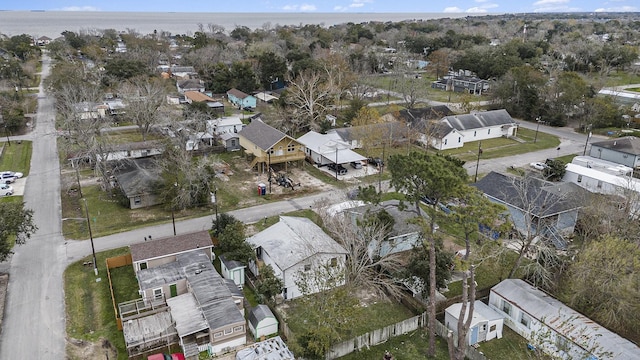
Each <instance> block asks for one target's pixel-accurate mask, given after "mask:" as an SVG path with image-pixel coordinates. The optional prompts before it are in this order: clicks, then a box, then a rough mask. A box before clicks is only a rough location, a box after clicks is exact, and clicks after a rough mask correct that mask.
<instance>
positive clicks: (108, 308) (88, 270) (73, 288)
mask: <svg viewBox="0 0 640 360" xmlns="http://www.w3.org/2000/svg"><path fill="white" fill-rule="evenodd" d="M128 252H129V248H128V247H123V248H119V249H114V250H110V251H105V252H101V253H97V254H96V258H97V265H98V277H99V278H100V279H101V280H100V281H99V282H96V276H95V275H94V272H93V266H86V265H83V262H86V261H91V260H92V258H91V256H87V257H86V258H84V259H81V260H79V261H77V262H75V263H73V264H71V265H69V267H67V269H66V270H65V272H64V294H65V307H66V314H67V318H66V326H67V336H68V337H69V338H74V339H81V340H85V341H92V342H94V341H100V339H107V340H109V342H111V344H113V346H114V347H116V348H117V350H118V359H121V360H125V359H128V356H127V353H126V349H125V344H124V337H123V336H122V332H121V331H119V330H118V327H117V325H116V318H115V313H114V310H113V306H112V303H111V294H110V292H109V281H108V279H107V272H106V264H105V260H106V259H107V258H109V257H113V256H118V255H124V254H126V253H128ZM129 268H131V267H130V266H129ZM132 271H133V270H132ZM135 289H136V290H137V286H135ZM118 291H122V292H123V294H121V296H123V297H126V296H125V295H124V293H125V292H126V291H124V290H118Z"/></svg>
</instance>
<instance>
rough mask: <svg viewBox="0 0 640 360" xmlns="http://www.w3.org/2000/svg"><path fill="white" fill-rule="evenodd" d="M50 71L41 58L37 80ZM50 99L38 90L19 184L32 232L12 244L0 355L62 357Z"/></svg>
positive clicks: (58, 225)
mask: <svg viewBox="0 0 640 360" xmlns="http://www.w3.org/2000/svg"><path fill="white" fill-rule="evenodd" d="M49 70H50V59H49V57H48V56H47V55H46V54H45V55H44V56H43V65H42V79H44V78H46V77H47V75H48V74H49ZM54 120H55V109H54V103H53V99H52V98H50V97H47V96H46V95H45V94H44V92H43V89H42V85H41V86H40V89H39V94H38V116H37V120H36V127H35V129H34V131H33V133H32V136H31V137H32V139H33V140H34V141H33V153H32V157H31V170H30V173H29V176H28V178H27V181H26V185H25V194H24V201H25V203H26V207H27V208H30V209H33V210H34V221H35V223H36V225H37V226H38V231H37V232H36V233H35V234H33V236H32V237H31V239H29V240H28V241H27V243H26V244H25V245H22V246H16V247H15V249H14V251H15V254H14V255H13V256H12V258H11V260H10V266H11V268H10V279H9V287H8V292H7V301H6V304H5V313H4V321H3V324H2V334H1V337H0V359H24V358H32V359H54V360H57V359H60V360H62V359H65V358H66V354H65V316H64V296H63V282H62V272H63V271H64V268H65V267H66V263H65V261H64V259H65V258H64V247H63V244H64V239H63V237H62V232H61V217H60V216H61V211H60V210H61V209H60V164H59V161H58V154H57V152H56V151H55V149H56V136H55V131H54V130H55V129H54Z"/></svg>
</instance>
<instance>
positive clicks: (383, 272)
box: [318, 207, 403, 298]
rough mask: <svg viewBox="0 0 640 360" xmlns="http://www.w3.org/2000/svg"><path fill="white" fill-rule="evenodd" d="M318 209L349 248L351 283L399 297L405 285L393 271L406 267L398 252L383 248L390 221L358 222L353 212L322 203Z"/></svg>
mask: <svg viewBox="0 0 640 360" xmlns="http://www.w3.org/2000/svg"><path fill="white" fill-rule="evenodd" d="M318 213H319V215H320V217H321V218H322V220H323V224H324V226H325V228H326V229H327V231H328V232H329V233H330V234H331V235H332V237H333V238H334V239H335V240H336V241H338V242H339V243H340V244H341V245H342V246H343V247H344V248H345V249H347V251H348V252H349V256H348V257H347V264H346V265H347V266H346V272H345V280H346V282H347V284H349V285H352V286H353V287H361V288H366V289H374V290H375V291H376V292H377V293H378V294H379V295H384V294H389V295H391V296H392V297H395V298H399V297H400V295H401V293H402V289H401V288H402V285H401V283H400V280H399V279H397V278H395V277H394V276H393V275H394V274H396V273H398V271H400V270H401V269H402V268H403V261H402V258H401V256H399V255H398V254H397V253H386V254H385V253H384V252H383V251H382V249H383V247H384V244H385V240H386V239H385V237H386V234H388V229H387V228H386V225H385V224H383V223H381V222H380V221H367V222H359V223H358V224H354V219H353V218H352V217H351V215H349V214H331V213H329V212H328V211H327V208H326V207H321V208H320V210H319V211H318Z"/></svg>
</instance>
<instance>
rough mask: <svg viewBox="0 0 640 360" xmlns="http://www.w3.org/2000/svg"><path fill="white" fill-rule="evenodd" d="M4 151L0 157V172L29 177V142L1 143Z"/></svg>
mask: <svg viewBox="0 0 640 360" xmlns="http://www.w3.org/2000/svg"><path fill="white" fill-rule="evenodd" d="M2 145H3V146H4V149H3V150H2V155H0V171H16V172H21V173H23V174H24V176H27V175H29V167H30V165H31V141H15V140H14V141H11V145H9V143H7V142H4V143H2Z"/></svg>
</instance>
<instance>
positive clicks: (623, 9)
mask: <svg viewBox="0 0 640 360" xmlns="http://www.w3.org/2000/svg"><path fill="white" fill-rule="evenodd" d="M594 11H595V12H636V11H638V8H637V7H635V6H616V7H609V8H599V9H595V10H594Z"/></svg>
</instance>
